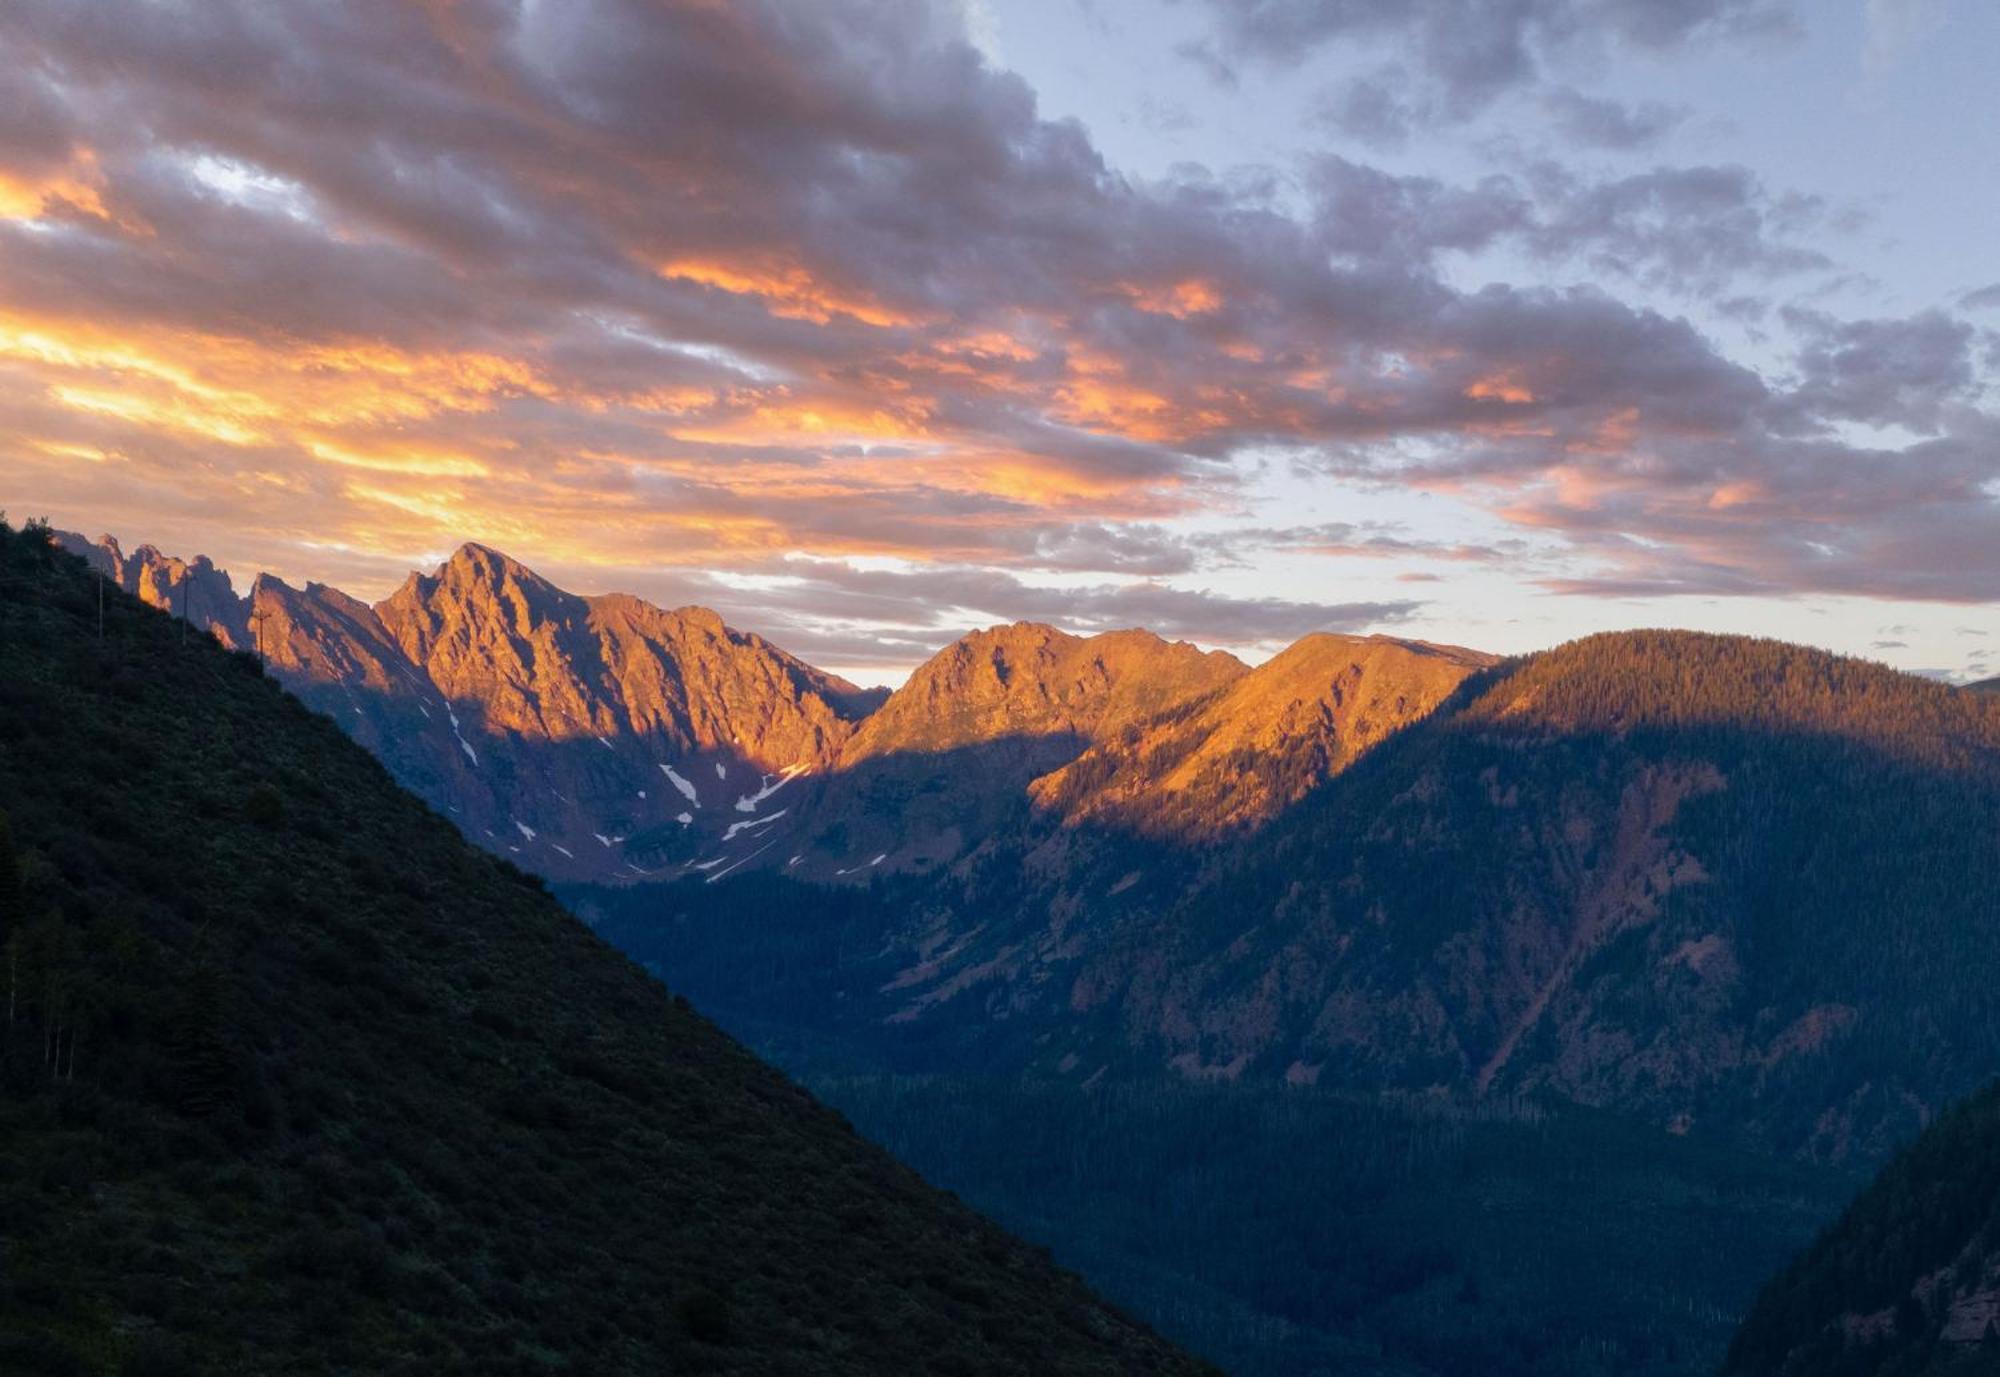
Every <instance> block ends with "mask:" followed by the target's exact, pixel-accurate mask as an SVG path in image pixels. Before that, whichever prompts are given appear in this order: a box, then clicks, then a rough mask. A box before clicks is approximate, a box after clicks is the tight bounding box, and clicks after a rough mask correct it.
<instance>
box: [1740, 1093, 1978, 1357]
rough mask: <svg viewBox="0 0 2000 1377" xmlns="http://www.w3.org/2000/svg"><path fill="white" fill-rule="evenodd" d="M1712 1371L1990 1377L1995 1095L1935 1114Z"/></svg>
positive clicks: (1773, 1292)
mask: <svg viewBox="0 0 2000 1377" xmlns="http://www.w3.org/2000/svg"><path fill="white" fill-rule="evenodd" d="M1723 1370H1724V1373H1725V1377H1945V1374H1963V1377H1971V1374H1974V1373H1990V1372H1996V1371H2000V1086H1994V1087H1990V1088H1988V1089H1987V1090H1985V1091H1982V1092H1981V1093H1980V1094H1978V1095H1975V1096H1973V1097H1972V1098H1971V1099H1969V1100H1967V1101H1965V1102H1963V1103H1961V1104H1959V1105H1957V1106H1956V1107H1954V1108H1953V1109H1951V1110H1950V1111H1949V1112H1947V1113H1946V1114H1945V1115H1943V1116H1942V1117H1941V1118H1940V1119H1939V1120H1938V1121H1937V1122H1936V1123H1935V1124H1933V1125H1932V1126H1931V1127H1930V1128H1929V1129H1928V1130H1926V1131H1925V1133H1924V1134H1923V1136H1922V1137H1920V1138H1918V1139H1917V1141H1916V1142H1915V1143H1914V1144H1913V1145H1912V1146H1911V1147H1910V1148H1908V1149H1907V1150H1906V1151H1905V1152H1903V1153H1902V1154H1901V1155H1900V1156H1899V1157H1897V1158H1896V1159H1895V1160H1894V1161H1893V1162H1891V1163H1890V1164H1889V1165H1888V1166H1887V1167H1886V1168H1884V1169H1883V1171H1882V1174H1881V1175H1880V1176H1879V1177H1877V1178H1876V1180H1875V1181H1874V1183H1873V1184H1872V1185H1870V1186H1869V1187H1868V1189H1867V1190H1865V1191H1863V1192H1862V1193H1861V1196H1860V1198H1859V1199H1857V1200H1856V1201H1855V1202H1854V1204H1853V1205H1852V1206H1851V1207H1850V1208H1849V1209H1848V1211H1847V1213H1846V1214H1845V1215H1843V1216H1842V1217H1841V1219H1840V1221H1839V1222H1838V1223H1837V1224H1835V1225H1834V1226H1833V1227H1832V1228H1830V1229H1828V1230H1827V1231H1826V1232H1825V1233H1824V1234H1822V1235H1821V1236H1820V1238H1819V1239H1818V1240H1817V1241H1816V1242H1815V1243H1814V1244H1813V1245H1812V1247H1810V1248H1808V1249H1807V1250H1806V1251H1805V1252H1804V1253H1803V1254H1801V1255H1800V1256H1799V1258H1798V1259H1797V1260H1796V1261H1795V1262H1793V1263H1792V1265H1791V1266H1789V1267H1788V1268H1786V1269H1785V1270H1784V1271H1783V1272H1782V1273H1780V1274H1779V1275H1778V1277H1777V1278H1776V1279H1775V1280H1773V1281H1772V1282H1771V1284H1770V1285H1769V1286H1767V1287H1766V1288H1765V1289H1764V1292H1763V1294H1762V1295H1761V1296H1759V1297H1758V1300H1757V1304H1756V1305H1755V1307H1754V1308H1753V1309H1752V1310H1751V1312H1750V1315H1749V1317H1748V1318H1747V1319H1745V1320H1744V1322H1743V1327H1742V1329H1741V1330H1739V1331H1738V1333H1737V1336H1736V1341H1735V1342H1734V1344H1732V1345H1731V1347H1730V1351H1729V1360H1728V1362H1727V1363H1726V1364H1725V1366H1724V1369H1723Z"/></svg>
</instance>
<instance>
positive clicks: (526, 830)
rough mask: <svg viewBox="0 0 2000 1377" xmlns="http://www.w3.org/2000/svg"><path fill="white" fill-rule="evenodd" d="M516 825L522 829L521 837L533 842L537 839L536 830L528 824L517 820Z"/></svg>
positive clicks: (515, 820)
mask: <svg viewBox="0 0 2000 1377" xmlns="http://www.w3.org/2000/svg"><path fill="white" fill-rule="evenodd" d="M514 825H515V826H516V827H518V828H520V829H521V835H522V836H524V837H526V838H527V839H528V840H529V841H533V840H534V839H535V829H534V828H532V827H530V826H528V824H527V823H525V822H522V821H521V820H520V819H519V818H516V819H514Z"/></svg>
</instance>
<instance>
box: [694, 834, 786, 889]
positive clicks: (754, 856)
mask: <svg viewBox="0 0 2000 1377" xmlns="http://www.w3.org/2000/svg"><path fill="white" fill-rule="evenodd" d="M776 845H777V842H775V841H767V842H765V843H764V844H763V845H762V846H760V847H758V848H757V849H756V850H755V851H752V852H751V853H750V854H749V855H747V856H745V857H744V858H743V859H742V860H740V861H738V862H736V865H732V866H730V867H728V869H726V870H718V871H716V872H715V873H714V874H713V875H711V876H709V877H708V878H707V879H706V880H704V881H703V882H702V883H704V884H711V885H712V884H714V883H715V882H716V881H717V880H719V879H721V878H722V877H723V876H724V875H727V874H728V873H729V871H731V870H734V869H736V866H738V865H744V864H746V863H748V862H750V861H754V860H756V859H757V858H758V857H759V856H761V855H763V854H764V853H765V852H766V851H769V850H770V849H771V848H772V847H774V846H776Z"/></svg>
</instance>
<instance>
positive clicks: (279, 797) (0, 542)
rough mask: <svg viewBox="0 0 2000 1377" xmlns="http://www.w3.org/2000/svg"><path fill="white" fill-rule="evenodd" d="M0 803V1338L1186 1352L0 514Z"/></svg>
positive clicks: (560, 1352)
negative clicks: (898, 1157)
mask: <svg viewBox="0 0 2000 1377" xmlns="http://www.w3.org/2000/svg"><path fill="white" fill-rule="evenodd" d="M100 598H101V603H100ZM100 606H101V607H102V614H101V620H100ZM0 812H4V815H5V826H4V830H0V944H4V948H5V952H6V976H7V989H6V994H5V997H6V1014H5V1019H6V1022H5V1025H4V1030H0V1031H4V1039H5V1040H4V1044H0V1077H4V1085H5V1094H4V1096H0V1371H5V1372H7V1373H10V1374H11V1373H23V1374H28V1373H50V1374H69V1373H93V1374H96V1373H104V1374H111V1373H132V1374H140V1373H144V1374H162V1373H186V1374H215V1373H240V1374H259V1375H260V1377H261V1375H262V1374H276V1373H301V1374H304V1373H314V1374H319V1373H357V1374H358V1373H369V1374H374V1373H390V1372H406V1373H425V1374H430V1373H440V1372H463V1373H480V1374H489V1373H507V1372H550V1371H568V1372H577V1373H593V1374H595V1373H647V1374H653V1373H659V1372H664V1371H674V1372H718V1373H768V1374H781V1373H783V1374H790V1373H798V1372H807V1371H810V1372H826V1373H882V1372H936V1373H968V1374H969V1373H985V1372H1015V1373H1022V1374H1030V1373H1033V1374H1039V1373H1045V1372H1074V1373H1116V1372H1129V1373H1134V1374H1137V1373H1154V1372H1192V1371H1195V1370H1196V1367H1197V1365H1196V1364H1195V1363H1193V1362H1192V1361H1191V1360H1189V1359H1187V1358H1185V1357H1183V1356H1181V1355H1180V1354H1178V1353H1176V1352H1174V1351H1173V1350H1171V1349H1170V1348H1168V1347H1167V1346H1166V1345H1165V1344H1164V1343H1163V1342H1161V1341H1160V1340H1158V1339H1156V1338H1154V1337H1153V1336H1152V1335H1151V1334H1150V1333H1148V1332H1147V1331H1145V1330H1144V1329H1143V1328H1141V1327H1140V1326H1139V1325H1138V1324H1136V1323H1135V1322H1133V1321H1131V1320H1128V1319H1126V1318H1124V1317H1123V1316H1121V1315H1120V1314H1118V1313H1116V1312H1114V1311H1112V1310H1111V1309H1109V1308H1108V1307H1106V1306H1105V1305H1103V1304H1102V1303H1100V1302H1098V1301H1096V1300H1095V1299H1093V1298H1092V1297H1091V1296H1090V1295H1089V1294H1088V1293H1087V1292H1086V1291H1085V1290H1084V1289H1083V1287H1082V1286H1081V1285H1080V1284H1079V1283H1078V1282H1077V1281H1076V1280H1075V1279H1074V1278H1072V1277H1070V1276H1069V1275H1067V1274H1065V1273H1062V1272H1060V1271H1058V1270H1057V1269H1056V1268H1055V1267H1053V1266H1051V1265H1050V1263H1049V1262H1048V1261H1047V1260H1046V1258H1045V1257H1044V1256H1042V1255H1040V1254H1038V1253H1037V1252H1035V1251H1034V1250H1031V1249H1030V1248H1028V1247H1026V1246H1024V1245H1022V1244H1020V1243H1018V1242H1016V1241H1015V1240H1013V1239H1012V1238H1010V1237H1009V1236H1007V1235H1006V1234H1004V1233H1002V1232H1001V1231H1000V1230H999V1229H998V1228H996V1227H994V1226H993V1225H991V1224H989V1223H987V1222H985V1221H984V1220H982V1219H981V1218H979V1217H978V1216H976V1215H974V1214H973V1213H972V1212H971V1211H970V1210H968V1209H967V1208H965V1207H963V1206H961V1205H960V1204H958V1203H957V1202H956V1201H954V1200H953V1199H951V1198H949V1197H947V1196H945V1195H943V1194H941V1193H939V1192H938V1191H936V1190H933V1189H931V1188H930V1187H928V1186H926V1185H925V1184H923V1183H922V1182H921V1181H920V1180H919V1179H918V1178H917V1177H916V1176H915V1175H914V1174H913V1173H911V1172H910V1171H909V1170H907V1169H905V1168H904V1167H902V1166H900V1165H898V1164H897V1163H896V1162H894V1161H893V1160H891V1159H890V1158H889V1157H888V1156H887V1155H886V1154H885V1153H884V1152H882V1151H881V1150H879V1149H877V1148H875V1147H872V1146H870V1145H868V1144H867V1143H864V1142H862V1141H861V1140H859V1139H858V1138H856V1137H855V1136H854V1134H853V1133H852V1132H851V1131H850V1130H849V1129H848V1127H847V1126H846V1125H845V1123H844V1122H843V1121H842V1120H841V1118H840V1116H838V1115H837V1114H835V1113H833V1112H832V1111H830V1110H828V1109H825V1108H823V1107H821V1106H820V1105H819V1104H817V1103H816V1102H815V1101H814V1100H813V1099H812V1098H811V1097H810V1096H808V1095H807V1094H806V1093H805V1092H803V1091H802V1090H800V1089H798V1088H797V1087H795V1086H794V1085H793V1084H791V1083H789V1082H788V1081H786V1080H785V1079H784V1078H783V1077H781V1076H779V1075H778V1074H776V1073H775V1072H773V1071H771V1070H770V1069H768V1068H767V1067H766V1066H764V1065H762V1064H761V1063H759V1062H758V1061H757V1060H756V1059H755V1058H753V1057H752V1056H751V1055H750V1054H749V1053H747V1052H746V1051H744V1050H743V1049H742V1048H741V1047H739V1046H738V1045H737V1044H736V1043H734V1042H733V1041H731V1040H730V1039H729V1038H727V1037H725V1036H724V1035H722V1034H721V1033H719V1032H718V1031H717V1030H716V1029H715V1028H714V1027H713V1026H712V1025H710V1024H709V1023H707V1022H706V1021H705V1020H704V1019H702V1018H701V1017H700V1016H698V1015H696V1014H695V1013H693V1012H691V1011H690V1010H689V1009H688V1008H687V1006H686V1005H685V1003H683V1002H681V1001H679V1000H677V999H674V998H672V997H670V996H669V995H668V994H667V993H666V992H665V991H663V990H662V989H661V988H660V987H659V986H658V985H657V984H656V983H655V982H654V981H652V980H651V979H650V978H649V977H647V976H646V975H645V974H644V973H643V972H641V971H640V970H639V969H638V968H637V967H635V966H634V965H632V964H631V963H630V962H628V961H627V960H626V959H625V958H623V957H621V956H619V955H618V954H616V953H615V952H613V951H612V950H610V949H609V948H607V947H606V946H605V945H604V944H603V943H602V942H601V941H600V940H599V939H598V938H596V937H595V936H593V935H591V934H590V933H589V932H588V931H587V930H585V929H584V928H583V927H582V926H581V925H580V924H578V923H576V922H575V921H573V920H572V919H571V918H569V917H568V915H566V914H565V913H563V911H562V910H561V909H560V908H559V907H558V906H557V905H556V904H555V903H554V902H553V901H552V900H551V899H550V898H549V897H548V896H547V894H546V892H545V891H544V889H543V887H542V885H541V883H540V882H539V881H537V880H535V879H532V878H531V877H529V876H527V875H526V874H524V873H523V872H521V871H519V870H516V869H515V868H513V867H512V866H510V865H508V864H506V863H505V862H503V861H499V860H496V859H495V858H493V857H491V856H489V855H486V854H484V853H483V852H481V851H479V850H477V849H475V848H474V847H472V846H471V845H469V844H468V843H467V842H466V841H465V840H464V839H463V838H462V837H461V836H460V835H459V834H458V833H457V832H455V831H454V830H452V828H451V827H450V826H449V825H448V824H447V823H446V822H445V821H444V820H443V819H442V818H440V817H439V816H437V815H435V814H433V813H432V812H431V811H430V810H429V809H428V808H427V807H426V806H424V805H423V804H422V803H420V802H418V801H417V800H416V799H415V798H413V797H411V796H410V795H409V794H406V793H404V792H402V791H401V790H399V789H398V788H396V787H395V786H394V784H393V783H392V782H391V781H390V779H389V777H388V775H387V774H386V773H385V771H384V770H383V769H382V767H381V766H380V765H379V764H377V763H376V761H375V760H373V759H372V758H371V757H369V756H368V755H367V754H366V753H365V752H364V751H362V750H361V748H360V747H358V746H356V745H355V744H353V743H352V742H351V741H349V740H348V739H347V738H346V737H344V736H343V735H342V734H341V733H340V731H339V730H338V729H337V728H336V727H335V726H334V725H333V724H332V723H331V722H329V721H328V720H327V719H325V718H324V717H321V716H319V715H317V714H315V713H313V712H311V711H309V710H307V709H306V708H305V707H303V706H302V705H300V704H299V703H298V702H297V701H296V700H295V699H292V698H290V697H289V696H288V695H286V694H285V693H284V692H283V691H281V690H280V689H279V688H278V687H277V686H276V685H275V684H273V683H272V682H271V681H270V680H268V679H267V678H265V677H264V676H263V675H262V674H261V673H260V670H259V667H258V664H257V661H256V659H255V657H254V656H249V655H244V654H241V653H231V652H228V651H225V650H223V649H222V648H220V647H219V646H218V645H217V644H215V643H214V642H213V641H211V640H210V639H209V638H208V637H207V636H206V635H204V634H202V633H199V632H192V633H186V634H184V633H183V631H182V630H181V628H179V627H177V626H176V625H174V624H173V623H171V622H170V621H169V620H168V619H167V618H166V617H164V616H162V615H161V614H159V613H158V612H156V611H153V610H151V609H148V608H146V607H143V606H141V605H140V604H139V603H138V602H137V601H135V600H133V599H131V598H129V597H127V596H125V595H124V594H123V593H121V592H119V591H117V590H116V589H112V590H110V591H109V592H106V591H105V590H103V588H102V587H101V585H100V584H99V583H98V582H97V581H96V580H95V579H94V578H93V577H92V576H91V575H90V574H89V573H87V572H86V570H85V568H84V566H83V564H82V563H81V562H80V561H78V560H75V559H73V558H70V557H68V556H66V555H61V554H59V553H57V552H56V551H54V550H53V549H52V548H51V546H50V543H49V540H48V537H47V533H46V532H45V531H43V530H41V529H38V528H34V527H30V528H28V529H27V530H25V531H23V532H14V531H11V530H8V529H6V528H5V527H4V525H0Z"/></svg>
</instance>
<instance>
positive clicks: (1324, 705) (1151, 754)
mask: <svg viewBox="0 0 2000 1377" xmlns="http://www.w3.org/2000/svg"><path fill="white" fill-rule="evenodd" d="M1496 663H1497V660H1496V659H1495V657H1493V656H1491V655H1485V654H1481V653H1480V652H1478V651H1472V650H1464V649H1461V648H1459V647H1456V646H1435V645H1427V644H1424V643H1422V642H1417V641H1401V640H1395V639H1392V638H1390V637H1386V636H1369V637H1359V636H1336V635H1331V634H1326V633H1321V634H1318V635H1312V636H1307V637H1306V638H1305V639H1303V640H1301V641H1299V642H1298V643H1297V644H1295V645H1293V646H1292V647H1290V648H1289V649H1287V650H1285V651H1283V652H1282V653H1280V654H1279V655H1277V656H1274V657H1273V658H1272V659H1270V660H1268V661H1266V662H1265V663H1264V664H1262V665H1259V666H1258V667H1257V668H1256V669H1254V670H1251V671H1249V672H1248V673H1245V674H1242V675H1240V676H1238V677H1236V678H1235V679H1233V680H1231V681H1230V682H1228V683H1227V684H1226V685H1225V686H1224V687H1223V688H1222V689H1221V690H1220V691H1215V692H1211V693H1208V694H1206V695H1203V696H1201V697H1199V698H1190V699H1188V700H1187V701H1186V702H1185V703H1184V704H1182V705H1181V706H1180V710H1178V711H1168V712H1165V713H1163V714H1160V715H1157V716H1155V717H1153V718H1152V719H1151V720H1147V721H1140V722H1130V723H1127V724H1125V725H1124V726H1123V727H1122V729H1120V730H1116V731H1111V732H1105V733H1101V735H1102V737H1103V739H1102V740H1101V741H1100V742H1099V744H1097V745H1095V746H1093V747H1091V748H1090V749H1089V750H1088V751H1086V752H1084V753H1083V754H1082V755H1081V756H1079V757H1078V758H1077V759H1076V760H1075V761H1074V762H1072V763H1070V764H1068V765H1066V766H1064V767H1062V768H1061V769H1059V770H1056V771H1054V772H1052V773H1051V774H1049V775H1046V776H1044V777H1043V778H1041V779H1039V780H1037V781H1035V785H1034V797H1035V800H1036V802H1037V803H1038V804H1040V805H1041V806H1042V807H1043V808H1045V809H1048V810H1049V811H1051V812H1054V813H1055V814H1057V815H1058V816H1060V817H1061V818H1062V819H1063V820H1064V821H1065V822H1066V823H1069V824H1071V825H1076V824H1081V823H1092V824H1097V825H1101V826H1115V827H1121V828H1127V829H1130V830H1132V831H1134V832H1137V833H1140V834H1142V835H1145V836H1151V837H1156V838H1161V839H1177V840H1186V839H1202V840H1208V839H1212V838H1215V837H1218V836H1221V835H1223V834H1225V833H1228V832H1232V831H1240V830H1242V829H1244V828H1246V827H1251V826H1255V825H1257V824H1261V823H1264V822H1268V821H1270V820H1271V819H1272V818H1273V817H1275V816H1277V814H1278V813H1279V812H1281V811H1282V810H1284V809H1286V808H1289V807H1290V806H1291V805H1292V804H1294V803H1296V802H1298V800H1299V799H1300V798H1301V797H1303V796H1304V795H1305V793H1306V792H1307V791H1308V790H1309V789H1311V788H1313V787H1314V786H1315V785H1317V784H1319V783H1321V782H1322V781H1324V780H1325V779H1327V778H1329V777H1330V776H1332V775H1334V774H1336V773H1338V772H1339V771H1340V770H1343V769H1345V768H1346V767H1347V766H1348V765H1350V764H1352V763H1353V762H1354V761H1355V760H1356V759H1358V758H1359V757H1360V755H1361V753H1362V752H1364V751H1366V750H1368V749H1369V748H1371V747H1373V746H1375V745H1376V744H1377V743H1379V742H1380V741H1381V740H1382V739H1383V738H1384V737H1386V736H1388V735H1389V734H1390V733H1392V732H1395V731H1398V730H1400V729H1401V728H1403V727H1405V726H1408V725H1409V724H1410V723H1411V722H1414V721H1417V720H1418V719H1420V718H1423V717H1426V716H1428V715H1429V714H1430V713H1431V712H1432V711H1433V710H1434V709H1435V708H1436V707H1437V706H1438V704H1440V703H1442V702H1443V701H1444V700H1445V699H1446V698H1447V697H1449V696H1450V694H1451V693H1452V691H1453V690H1454V689H1456V688H1457V687H1458V686H1459V685H1460V684H1461V683H1463V682H1464V680H1465V678H1466V676H1467V675H1469V674H1471V673H1473V672H1474V671H1475V670H1479V669H1483V668H1486V667H1488V666H1491V665H1493V664H1496Z"/></svg>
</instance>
